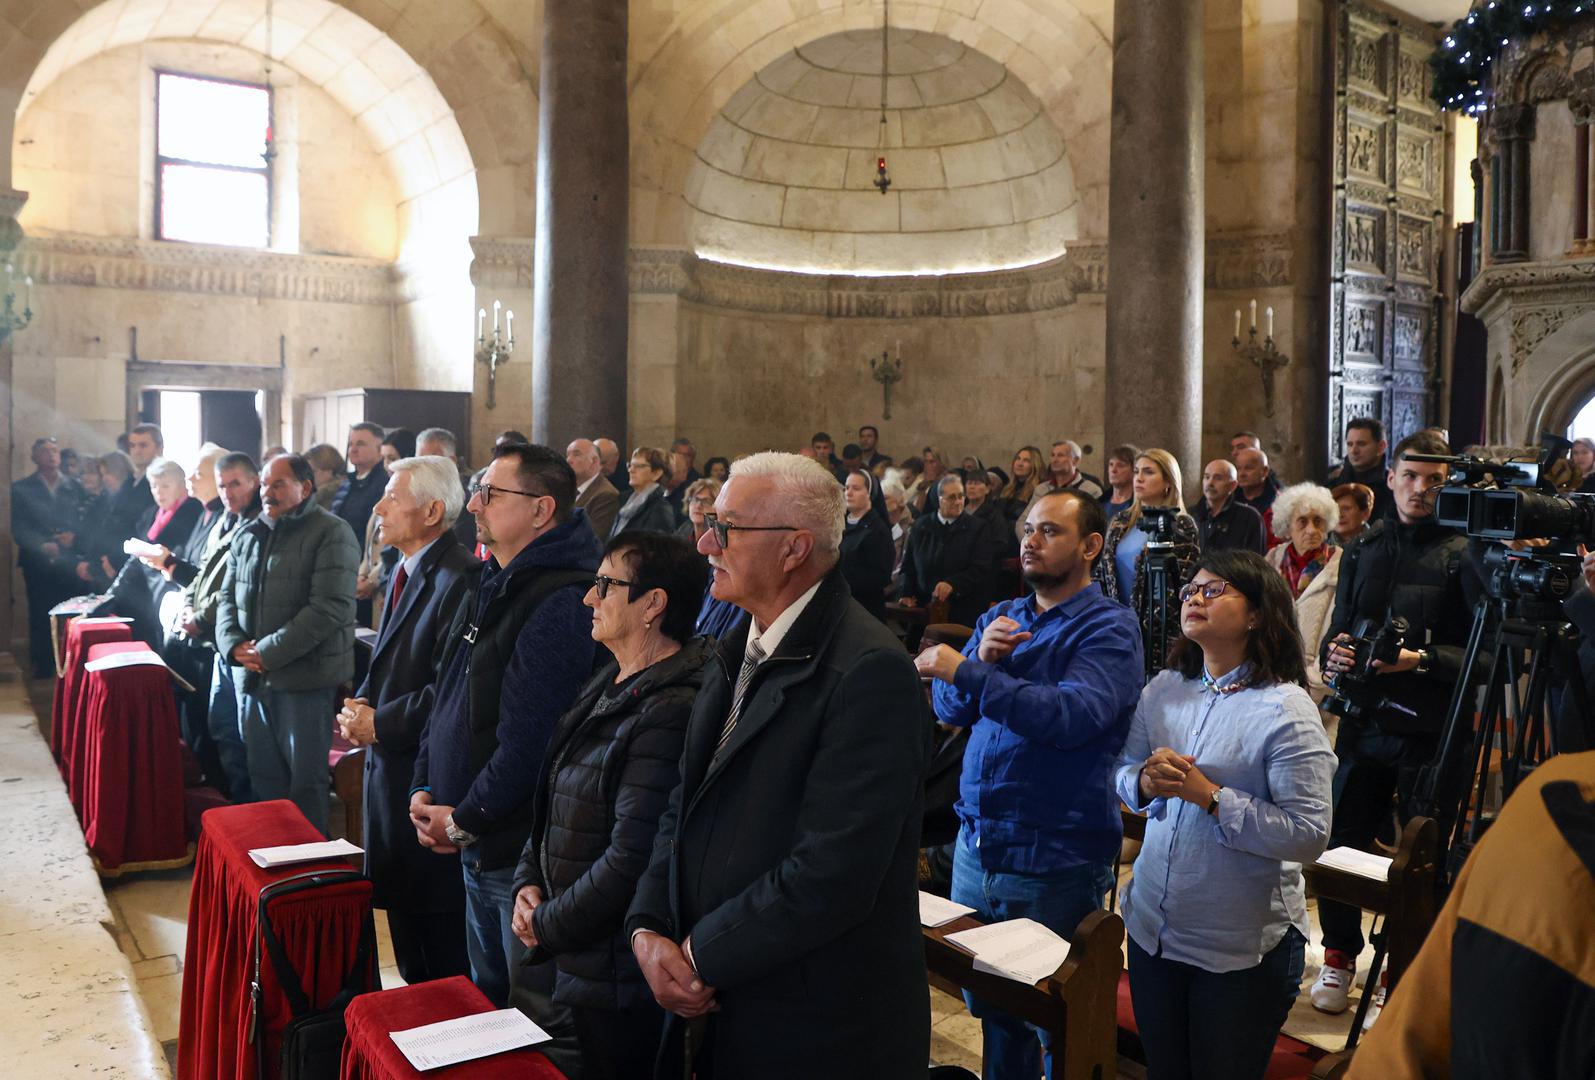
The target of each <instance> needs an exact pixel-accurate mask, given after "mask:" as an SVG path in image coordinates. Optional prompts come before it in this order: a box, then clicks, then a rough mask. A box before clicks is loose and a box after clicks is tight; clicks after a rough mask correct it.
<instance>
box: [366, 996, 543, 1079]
mask: <svg viewBox="0 0 1595 1080" xmlns="http://www.w3.org/2000/svg"><path fill="white" fill-rule="evenodd" d="M391 1037H392V1039H393V1045H395V1046H397V1047H398V1048H399V1050H400V1051H401V1052H402V1053H403V1054H404V1056H405V1057H406V1058H408V1059H409V1061H410V1064H411V1065H412V1066H413V1067H414V1068H416V1069H419V1070H420V1071H422V1072H425V1071H427V1070H428V1069H441V1068H443V1067H444V1066H445V1065H458V1064H459V1063H460V1062H462V1061H475V1060H476V1059H477V1058H485V1057H491V1056H492V1055H494V1054H502V1053H504V1052H505V1051H508V1050H519V1049H521V1048H522V1047H525V1046H535V1045H537V1044H538V1043H541V1042H548V1041H549V1039H551V1038H553V1036H551V1035H549V1034H548V1032H546V1031H544V1030H543V1029H542V1028H540V1027H538V1026H537V1025H536V1024H534V1023H532V1022H531V1020H529V1019H527V1017H526V1014H525V1013H523V1012H521V1011H520V1010H519V1009H500V1010H498V1011H497V1012H485V1013H475V1014H473V1015H471V1016H462V1017H460V1018H458V1019H456V1020H442V1021H439V1022H438V1023H436V1024H424V1025H422V1026H421V1027H417V1028H410V1029H409V1030H407V1031H395V1032H392V1033H391Z"/></svg>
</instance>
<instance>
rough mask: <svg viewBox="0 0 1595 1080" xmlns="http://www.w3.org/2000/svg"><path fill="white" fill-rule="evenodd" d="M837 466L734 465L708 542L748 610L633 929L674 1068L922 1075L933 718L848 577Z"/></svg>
mask: <svg viewBox="0 0 1595 1080" xmlns="http://www.w3.org/2000/svg"><path fill="white" fill-rule="evenodd" d="M843 515H844V509H843V502H842V489H841V486H840V485H838V484H837V482H836V479H835V478H834V477H833V476H832V475H831V473H830V471H829V470H828V469H826V468H824V467H823V466H822V465H820V464H818V463H816V462H814V461H812V460H805V459H804V458H802V457H799V456H798V455H796V454H783V453H773V452H772V453H761V454H753V455H751V456H749V457H745V458H742V459H741V460H739V461H738V462H737V463H736V464H735V465H733V466H732V467H731V475H730V478H729V479H728V480H727V481H726V484H725V486H724V487H723V488H721V490H720V495H719V497H718V498H717V499H716V502H715V513H713V514H709V515H705V524H706V525H707V526H708V527H707V528H706V529H705V530H704V533H703V535H702V536H701V537H699V539H698V550H699V551H700V552H702V553H703V554H704V555H707V556H708V558H709V565H710V566H711V567H712V568H713V571H714V582H713V585H712V586H711V591H712V594H713V595H714V597H715V598H716V599H720V600H725V601H728V602H731V603H734V604H737V605H739V606H741V607H742V608H743V609H745V610H746V611H747V612H748V613H749V615H750V618H749V619H748V620H747V621H745V622H743V623H742V624H740V625H739V626H738V627H737V629H735V630H733V631H732V632H731V633H730V634H729V635H728V636H727V637H726V638H725V639H723V640H722V641H721V642H720V644H719V647H718V649H717V655H716V657H715V658H714V659H712V660H711V661H710V663H709V666H708V668H707V669H706V674H705V681H704V686H703V689H702V690H701V691H700V692H699V694H698V698H697V701H696V702H695V704H694V706H693V711H692V717H691V719H690V720H689V721H688V726H687V739H686V747H685V750H684V752H683V754H682V759H681V764H682V780H681V783H680V785H679V786H678V787H677V788H676V790H675V791H674V792H673V793H672V794H671V797H670V805H669V808H668V809H667V810H666V811H665V815H664V817H663V818H662V819H661V821H660V825H659V835H658V838H657V839H656V841H655V843H654V850H653V857H652V860H651V862H650V864H649V867H648V870H647V872H646V873H645V874H644V875H643V877H642V879H641V881H640V882H639V884H638V888H637V895H636V899H635V900H634V901H633V902H632V906H631V911H630V914H629V915H628V917H627V920H626V929H627V932H628V933H629V934H630V935H631V946H632V951H633V953H634V954H635V955H636V957H637V960H638V963H639V965H640V966H641V968H642V971H643V976H644V977H645V978H646V979H647V980H648V985H649V987H650V988H651V989H652V990H653V993H654V997H655V998H656V999H657V1000H658V1002H659V1004H660V1005H662V1006H663V1007H664V1008H665V1009H666V1010H668V1011H669V1012H670V1013H671V1014H672V1015H671V1017H670V1018H669V1019H668V1020H667V1024H666V1029H665V1045H664V1047H663V1048H662V1049H661V1057H660V1060H661V1061H665V1062H673V1063H680V1062H682V1061H683V1060H684V1056H686V1057H687V1058H689V1059H690V1060H691V1061H692V1066H693V1071H694V1072H695V1074H696V1075H697V1076H698V1077H699V1078H700V1080H710V1078H714V1080H725V1078H732V1080H739V1078H743V1077H760V1078H763V1080H780V1078H793V1080H796V1078H800V1077H801V1078H804V1080H808V1078H811V1077H819V1076H824V1077H828V1078H854V1077H857V1078H859V1080H864V1078H868V1080H877V1078H881V1077H901V1076H909V1075H913V1074H914V1073H916V1072H917V1073H921V1074H922V1073H923V1072H924V1069H925V1062H926V1060H927V1058H928V1055H929V1050H930V1028H929V995H928V991H927V986H926V982H925V956H924V945H923V942H922V941H921V938H920V929H919V910H918V908H919V904H918V881H917V873H918V866H917V864H918V851H917V848H918V842H919V823H920V784H921V778H922V776H923V773H924V769H925V764H926V761H927V757H928V752H929V742H930V739H929V736H930V731H931V724H930V720H929V717H928V716H926V714H925V710H924V705H923V702H924V696H923V694H922V692H921V690H920V688H919V680H918V678H917V677H916V676H915V673H914V669H913V664H912V663H911V662H910V660H909V658H908V657H907V655H906V654H904V652H903V647H902V645H901V644H900V643H899V642H898V641H897V639H896V638H895V637H893V636H892V635H891V633H890V632H889V631H887V630H886V628H885V627H884V626H882V624H881V623H880V622H879V621H877V620H876V619H874V618H872V617H871V616H870V615H869V613H868V612H866V611H865V610H864V609H863V608H862V607H860V606H859V605H858V603H857V602H856V601H854V600H853V598H852V594H851V591H850V590H849V589H848V585H847V580H846V579H845V578H844V577H843V576H842V573H841V571H840V569H839V568H838V565H837V564H838V559H839V546H840V544H841V538H842V521H843Z"/></svg>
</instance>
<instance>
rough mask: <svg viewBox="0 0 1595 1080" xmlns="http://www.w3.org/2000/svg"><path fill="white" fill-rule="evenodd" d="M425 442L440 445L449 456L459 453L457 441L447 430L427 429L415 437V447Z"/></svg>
mask: <svg viewBox="0 0 1595 1080" xmlns="http://www.w3.org/2000/svg"><path fill="white" fill-rule="evenodd" d="M425 442H435V443H441V444H442V446H443V449H444V450H446V451H447V452H448V453H450V454H458V453H459V452H460V444H459V440H458V439H456V438H455V437H454V432H452V431H450V430H449V429H448V428H440V427H429V428H427V429H426V430H425V431H423V432H421V434H419V435H417V436H416V437H415V445H417V446H420V445H421V444H422V443H425Z"/></svg>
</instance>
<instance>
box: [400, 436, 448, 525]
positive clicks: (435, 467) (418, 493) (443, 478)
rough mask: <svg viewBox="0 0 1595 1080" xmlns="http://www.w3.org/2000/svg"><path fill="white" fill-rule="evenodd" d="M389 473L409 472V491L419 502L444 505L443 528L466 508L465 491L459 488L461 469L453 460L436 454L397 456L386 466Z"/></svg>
mask: <svg viewBox="0 0 1595 1080" xmlns="http://www.w3.org/2000/svg"><path fill="white" fill-rule="evenodd" d="M388 471H389V472H390V473H395V472H407V473H409V474H410V494H411V495H413V496H415V501H416V502H418V503H423V504H425V503H429V502H432V501H434V500H436V501H437V502H440V503H442V504H443V527H444V528H445V529H447V528H451V527H452V526H453V525H454V522H455V520H456V519H458V518H459V516H460V511H461V510H463V509H464V508H465V492H464V491H461V490H460V470H459V469H457V468H455V466H454V462H452V461H450V460H449V459H448V458H446V457H439V456H437V455H435V454H432V455H428V456H426V457H407V458H400V459H399V460H398V461H395V462H394V463H393V464H392V465H389V466H388Z"/></svg>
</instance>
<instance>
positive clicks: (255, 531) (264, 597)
mask: <svg viewBox="0 0 1595 1080" xmlns="http://www.w3.org/2000/svg"><path fill="white" fill-rule="evenodd" d="M359 563H360V546H359V545H358V544H357V543H356V542H355V538H354V533H352V532H350V531H349V526H348V525H347V524H345V523H344V521H343V520H342V519H341V518H337V517H334V516H333V515H332V514H329V513H328V512H327V511H325V510H323V509H321V508H320V507H319V506H317V505H316V503H315V500H314V499H307V500H305V502H303V503H301V504H300V505H299V506H298V507H297V508H296V509H294V510H292V511H290V512H289V513H288V514H286V515H284V516H283V517H282V519H281V520H279V521H278V522H277V524H276V526H275V527H272V526H269V525H268V524H267V523H266V520H265V518H264V516H262V517H261V518H257V519H256V520H255V521H252V522H250V523H249V524H248V525H246V526H243V527H241V528H239V529H237V530H235V535H234V538H233V544H232V552H231V555H230V557H229V558H228V560H227V574H226V577H225V578H224V579H223V582H222V588H221V594H220V596H219V597H218V602H217V605H216V651H217V652H218V653H220V654H221V655H223V656H227V657H230V656H231V655H232V651H233V649H235V648H236V647H238V646H239V645H241V644H243V643H244V642H246V641H251V640H252V641H254V643H255V647H256V648H258V649H259V650H260V658H261V661H262V662H263V663H264V664H265V667H266V674H265V683H266V685H267V686H269V687H271V688H272V689H273V690H319V689H323V688H326V689H331V688H332V687H335V686H337V685H338V684H339V683H341V682H344V681H346V680H349V679H352V678H354V586H355V569H356V567H357V566H359ZM247 681H248V680H246V682H247Z"/></svg>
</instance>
